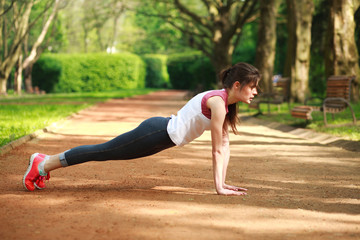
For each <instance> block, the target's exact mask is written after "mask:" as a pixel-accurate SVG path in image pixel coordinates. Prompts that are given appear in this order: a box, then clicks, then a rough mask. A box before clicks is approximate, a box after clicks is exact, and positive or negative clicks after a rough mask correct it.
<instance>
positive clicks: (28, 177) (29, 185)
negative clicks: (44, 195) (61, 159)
mask: <svg viewBox="0 0 360 240" xmlns="http://www.w3.org/2000/svg"><path fill="white" fill-rule="evenodd" d="M44 157H45V155H44V154H39V153H34V154H33V155H31V157H30V161H29V167H28V168H27V170H26V173H25V175H24V177H23V185H24V187H25V188H26V189H27V190H29V191H34V190H35V182H36V181H39V183H38V184H39V185H41V183H40V182H41V181H42V184H43V185H41V186H45V184H44V183H43V180H42V179H43V178H45V177H43V176H40V173H39V169H38V165H39V163H40V162H42V161H44ZM39 177H42V178H41V179H39ZM46 177H47V176H46ZM49 178H50V176H49ZM39 185H37V187H38V186H39Z"/></svg>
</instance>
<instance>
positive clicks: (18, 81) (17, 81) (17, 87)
mask: <svg viewBox="0 0 360 240" xmlns="http://www.w3.org/2000/svg"><path fill="white" fill-rule="evenodd" d="M22 59H23V55H22V53H20V56H19V59H18V61H17V64H16V71H15V74H14V91H15V92H16V93H17V94H18V95H21V87H22V70H23V64H22Z"/></svg>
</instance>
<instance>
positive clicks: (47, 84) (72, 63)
mask: <svg viewBox="0 0 360 240" xmlns="http://www.w3.org/2000/svg"><path fill="white" fill-rule="evenodd" d="M145 72H146V69H145V63H144V61H143V60H142V59H141V58H140V57H139V56H136V55H134V54H130V53H124V54H111V55H109V54H100V53H97V54H44V55H42V57H41V58H40V59H39V60H38V62H37V63H36V64H35V65H34V69H33V84H34V86H39V87H40V89H43V90H45V91H47V92H94V91H108V90H116V89H133V88H142V87H144V86H145Z"/></svg>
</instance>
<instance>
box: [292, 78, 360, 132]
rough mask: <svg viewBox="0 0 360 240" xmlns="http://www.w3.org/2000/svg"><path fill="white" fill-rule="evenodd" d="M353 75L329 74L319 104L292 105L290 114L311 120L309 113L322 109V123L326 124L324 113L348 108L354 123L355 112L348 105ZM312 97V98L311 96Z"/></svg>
mask: <svg viewBox="0 0 360 240" xmlns="http://www.w3.org/2000/svg"><path fill="white" fill-rule="evenodd" d="M354 79H355V76H331V77H329V78H328V80H327V82H326V98H325V99H323V100H322V105H321V106H311V105H307V101H309V99H307V100H305V106H298V107H294V108H293V109H292V110H291V115H292V116H293V117H295V118H302V119H305V120H312V116H311V113H312V112H314V111H322V112H323V114H324V125H325V126H327V119H326V113H332V116H333V118H334V114H335V113H339V112H342V111H344V110H345V109H347V108H349V109H350V110H351V113H352V117H353V123H354V124H356V117H355V113H354V111H353V109H352V107H351V105H350V93H351V81H353V80H354ZM311 99H313V98H311Z"/></svg>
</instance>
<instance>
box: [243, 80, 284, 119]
mask: <svg viewBox="0 0 360 240" xmlns="http://www.w3.org/2000/svg"><path fill="white" fill-rule="evenodd" d="M284 102H287V103H288V106H289V109H290V105H289V104H290V78H279V79H278V80H277V81H276V82H274V83H273V92H271V93H266V92H265V93H260V94H259V95H258V96H257V97H256V98H255V99H254V100H253V101H252V102H251V103H250V104H249V108H253V109H257V110H258V113H257V114H262V112H261V110H260V104H267V106H268V113H270V104H276V105H278V109H280V104H282V103H284Z"/></svg>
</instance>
